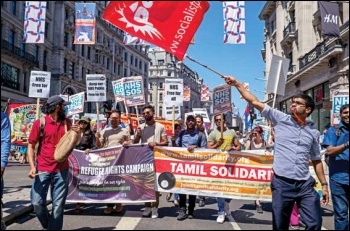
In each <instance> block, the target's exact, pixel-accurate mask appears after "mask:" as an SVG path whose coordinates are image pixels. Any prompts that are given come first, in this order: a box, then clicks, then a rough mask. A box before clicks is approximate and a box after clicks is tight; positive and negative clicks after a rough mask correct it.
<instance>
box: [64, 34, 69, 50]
mask: <svg viewBox="0 0 350 231" xmlns="http://www.w3.org/2000/svg"><path fill="white" fill-rule="evenodd" d="M63 45H64V46H65V47H68V33H67V32H64V38H63Z"/></svg>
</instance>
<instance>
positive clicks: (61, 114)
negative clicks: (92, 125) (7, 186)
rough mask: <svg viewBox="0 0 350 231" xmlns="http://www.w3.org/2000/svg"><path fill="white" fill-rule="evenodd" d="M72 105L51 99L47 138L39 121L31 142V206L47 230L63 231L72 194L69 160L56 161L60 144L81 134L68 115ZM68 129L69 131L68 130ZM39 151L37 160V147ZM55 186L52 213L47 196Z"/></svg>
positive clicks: (48, 111)
mask: <svg viewBox="0 0 350 231" xmlns="http://www.w3.org/2000/svg"><path fill="white" fill-rule="evenodd" d="M68 104H70V103H69V102H65V101H64V99H62V98H61V97H59V96H57V95H55V96H51V97H50V98H49V99H48V100H47V102H46V104H45V106H44V108H45V112H46V116H45V127H44V129H43V136H42V137H41V138H40V120H36V121H35V122H34V124H33V127H32V130H31V132H30V135H29V139H28V142H29V144H28V157H29V166H30V171H29V174H28V176H29V177H30V178H32V179H33V178H34V181H33V185H32V189H31V193H30V195H31V203H32V205H33V207H34V211H35V213H36V215H37V217H38V219H39V221H40V223H41V225H42V227H43V228H44V229H47V230H61V229H62V227H63V213H64V206H65V203H66V197H67V192H68V167H69V165H68V160H65V161H63V162H61V163H59V162H57V161H56V160H55V158H54V152H55V148H56V145H57V144H58V142H59V141H60V139H61V138H62V136H63V135H64V134H65V133H66V131H67V130H69V129H73V130H74V131H79V127H78V125H72V124H71V122H70V120H69V119H66V116H65V106H66V105H68ZM66 127H67V128H66ZM38 142H39V148H38V151H37V156H36V163H34V160H35V152H34V150H35V146H36V144H37V143H38ZM50 186H51V190H52V212H51V215H50V213H49V211H48V209H47V206H46V197H47V193H48V190H49V187H50Z"/></svg>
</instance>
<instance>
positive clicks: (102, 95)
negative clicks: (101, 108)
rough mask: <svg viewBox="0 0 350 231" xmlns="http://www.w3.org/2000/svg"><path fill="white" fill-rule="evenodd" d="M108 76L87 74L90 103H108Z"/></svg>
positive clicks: (88, 99) (87, 90)
mask: <svg viewBox="0 0 350 231" xmlns="http://www.w3.org/2000/svg"><path fill="white" fill-rule="evenodd" d="M106 91H107V90H106V75H101V74H87V75H86V92H87V100H86V101H88V102H103V101H106Z"/></svg>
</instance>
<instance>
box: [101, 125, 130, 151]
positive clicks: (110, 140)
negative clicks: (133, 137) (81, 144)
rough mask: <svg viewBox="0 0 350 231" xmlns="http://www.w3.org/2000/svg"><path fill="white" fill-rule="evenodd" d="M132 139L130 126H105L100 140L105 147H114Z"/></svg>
mask: <svg viewBox="0 0 350 231" xmlns="http://www.w3.org/2000/svg"><path fill="white" fill-rule="evenodd" d="M129 140H130V133H129V129H128V128H121V127H120V126H118V127H117V128H112V127H108V128H104V129H103V130H102V131H101V138H100V141H101V143H103V144H104V145H103V147H104V148H109V147H114V146H118V145H121V144H123V142H124V141H129Z"/></svg>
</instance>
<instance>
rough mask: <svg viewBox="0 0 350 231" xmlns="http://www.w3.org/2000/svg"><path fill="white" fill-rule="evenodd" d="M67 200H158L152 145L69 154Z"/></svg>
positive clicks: (101, 201) (109, 201)
mask: <svg viewBox="0 0 350 231" xmlns="http://www.w3.org/2000/svg"><path fill="white" fill-rule="evenodd" d="M68 160H69V185H68V196H67V201H69V202H84V203H85V202H92V203H107V202H108V203H124V202H125V203H140V202H151V201H155V193H154V179H155V175H154V163H153V160H154V159H153V151H152V150H151V149H150V148H149V147H148V145H141V144H138V145H131V146H128V147H126V148H124V147H123V146H116V147H113V148H103V149H98V150H93V151H91V152H90V153H89V155H86V154H85V152H84V151H80V150H76V149H74V150H73V152H72V154H71V155H70V156H69V159H68Z"/></svg>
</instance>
